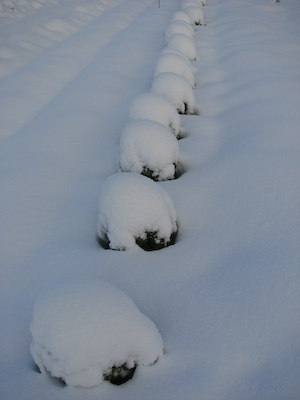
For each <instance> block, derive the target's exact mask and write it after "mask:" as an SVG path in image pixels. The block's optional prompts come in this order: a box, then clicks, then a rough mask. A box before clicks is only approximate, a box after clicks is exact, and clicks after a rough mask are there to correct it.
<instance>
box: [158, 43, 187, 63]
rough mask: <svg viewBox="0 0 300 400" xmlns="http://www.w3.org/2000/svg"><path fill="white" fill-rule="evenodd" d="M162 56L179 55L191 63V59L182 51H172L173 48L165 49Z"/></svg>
mask: <svg viewBox="0 0 300 400" xmlns="http://www.w3.org/2000/svg"><path fill="white" fill-rule="evenodd" d="M160 54H161V55H162V54H177V55H179V56H181V57H183V58H184V59H185V60H186V61H188V62H190V60H189V58H188V57H187V56H186V55H185V54H184V53H183V52H182V51H180V50H176V49H172V48H171V47H165V48H164V49H162V51H161V52H160Z"/></svg>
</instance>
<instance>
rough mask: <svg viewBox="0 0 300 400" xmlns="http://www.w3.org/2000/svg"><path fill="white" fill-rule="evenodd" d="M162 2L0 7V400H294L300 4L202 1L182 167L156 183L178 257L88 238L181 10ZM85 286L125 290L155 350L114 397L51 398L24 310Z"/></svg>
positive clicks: (99, 0) (44, 1)
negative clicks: (82, 280) (53, 290)
mask: <svg viewBox="0 0 300 400" xmlns="http://www.w3.org/2000/svg"><path fill="white" fill-rule="evenodd" d="M160 5H161V6H160V8H158V1H157V0H1V2H0V37H1V44H0V77H1V80H0V103H1V104H0V123H1V124H0V129H1V145H0V146H1V150H0V151H1V155H0V156H1V188H0V189H1V191H0V196H1V197H0V204H1V228H0V229H1V270H0V271H1V272H0V273H1V275H0V282H1V283H0V284H1V287H0V291H1V303H0V304H1V320H0V329H1V332H0V346H1V347H0V354H1V359H0V362H1V369H0V380H1V381H0V398H1V400H11V399H16V400H21V399H24V400H25V399H26V400H27V399H34V400H37V399H44V400H53V399H60V400H65V399H72V400H79V399H80V400H81V399H83V398H85V399H87V400H89V399H90V400H95V399H105V400H109V399H122V400H123V399H124V400H125V399H128V400H129V399H130V400H132V399H146V400H148V399H149V400H150V399H155V400H157V399H162V400H166V399H172V400H182V399H186V400H195V399H197V400H198V399H203V400H223V399H226V400H241V399H243V400H252V399H262V400H267V399H277V400H283V399H285V400H296V399H298V398H299V393H300V380H299V374H300V351H299V349H300V345H299V333H300V329H299V327H300V323H299V322H300V321H299V305H300V299H299V297H300V296H299V284H300V279H299V277H300V276H299V275H300V273H299V265H300V255H299V240H300V232H299V229H300V228H299V226H300V224H299V194H300V191H299V189H300V187H299V186H300V180H299V174H300V166H299V142H300V140H299V127H300V112H299V110H300V26H299V20H300V2H299V0H282V1H281V2H278V3H275V2H274V0H226V1H224V0H207V5H206V6H205V7H203V8H202V10H203V12H204V16H205V25H204V26H194V29H195V43H196V46H197V54H198V58H197V60H196V61H191V65H192V68H193V71H194V74H195V80H196V88H195V89H194V90H193V93H194V95H195V100H196V108H197V110H199V115H181V116H180V118H181V126H182V128H183V130H184V131H185V132H186V134H185V137H184V138H182V139H181V140H179V142H178V144H179V158H180V162H181V164H182V165H184V170H185V172H184V173H183V174H182V175H181V176H180V177H179V179H176V180H171V181H165V182H157V183H156V184H157V185H160V186H161V187H162V188H163V189H165V190H166V191H167V193H168V194H169V195H170V197H171V198H172V200H173V202H174V206H175V210H176V215H177V222H178V236H177V241H176V244H175V245H174V246H170V247H167V248H165V249H161V250H158V251H154V252H145V251H143V250H142V249H140V248H139V247H137V246H135V247H134V248H132V249H130V250H128V251H113V250H104V249H103V248H102V247H101V246H99V244H98V243H97V237H96V236H97V218H98V202H99V198H100V194H101V189H102V187H103V184H104V182H105V180H106V178H108V177H109V176H111V175H113V174H115V173H117V172H118V162H117V159H118V151H119V142H120V136H121V132H122V130H123V128H124V126H125V125H126V124H127V123H128V122H129V109H130V104H131V102H132V101H133V99H135V98H136V97H137V96H139V95H141V94H143V93H145V92H150V91H151V87H152V83H153V79H154V73H155V69H156V63H157V61H158V59H159V57H160V52H161V51H162V49H163V48H164V47H165V45H166V42H165V32H166V30H167V28H168V25H169V24H170V23H171V21H172V17H173V15H174V13H175V12H176V11H178V10H180V7H181V2H180V1H179V0H161V1H160ZM83 276H89V277H92V278H99V279H101V280H103V281H106V282H108V283H111V284H112V285H114V286H116V287H117V288H119V289H121V290H122V291H123V292H125V293H126V294H127V295H128V296H129V297H130V298H131V299H132V300H133V301H134V303H135V304H136V305H137V307H138V308H139V310H140V311H141V312H142V313H143V314H145V315H146V316H147V317H149V318H150V319H151V320H152V321H153V322H154V324H155V325H156V327H157V329H158V331H159V332H160V334H161V336H162V339H163V341H164V355H163V356H162V357H160V359H159V360H158V362H157V363H155V364H154V365H152V366H140V367H139V368H137V370H136V372H135V375H134V377H133V379H132V380H130V381H129V382H127V383H126V384H124V385H122V386H113V385H111V384H110V383H108V382H103V383H101V384H100V385H99V386H96V387H93V388H88V389H87V388H85V389H84V388H74V387H71V386H62V385H61V384H60V383H59V381H58V380H55V379H53V378H51V377H49V376H48V375H44V374H38V373H37V371H36V368H35V366H34V363H33V360H32V356H31V353H30V344H31V341H32V337H31V333H30V330H29V327H30V323H31V321H32V312H33V306H34V303H35V302H36V299H37V297H38V296H39V294H40V293H41V292H42V291H43V287H45V285H48V284H56V283H57V282H59V281H61V280H62V279H63V280H67V281H68V280H69V279H70V280H71V279H74V278H75V279H76V278H79V277H83Z"/></svg>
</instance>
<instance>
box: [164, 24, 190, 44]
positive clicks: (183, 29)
mask: <svg viewBox="0 0 300 400" xmlns="http://www.w3.org/2000/svg"><path fill="white" fill-rule="evenodd" d="M174 33H182V34H183V35H186V36H188V37H190V38H191V39H193V38H194V29H193V28H192V26H191V25H190V24H188V23H187V22H184V21H173V22H171V23H170V25H169V26H168V27H167V29H166V35H165V36H166V43H168V42H169V40H170V37H171V36H172V35H174Z"/></svg>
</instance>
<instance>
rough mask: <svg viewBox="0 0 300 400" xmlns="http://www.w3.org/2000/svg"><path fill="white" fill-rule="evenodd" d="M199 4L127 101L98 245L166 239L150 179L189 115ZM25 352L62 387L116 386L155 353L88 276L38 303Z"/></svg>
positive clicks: (164, 216)
mask: <svg viewBox="0 0 300 400" xmlns="http://www.w3.org/2000/svg"><path fill="white" fill-rule="evenodd" d="M200 3H201V4H202V5H203V4H204V1H201V2H200V1H199V3H198V1H197V0H193V1H188V2H186V1H184V2H182V7H181V8H182V10H181V11H178V12H176V13H175V14H174V16H173V20H172V22H171V24H170V25H169V26H168V29H167V30H166V48H165V49H164V50H163V51H162V52H161V55H160V58H159V60H158V62H157V65H156V69H155V73H154V81H153V85H152V88H151V92H150V93H144V94H142V95H141V96H139V97H138V98H137V99H135V100H134V101H133V102H132V104H131V107H130V113H129V118H130V120H131V121H130V122H129V123H128V124H127V125H126V126H125V127H124V129H123V131H122V134H121V140H120V147H119V157H118V163H119V173H117V174H114V175H112V176H110V177H109V178H108V179H107V180H106V182H105V183H104V185H103V188H102V194H101V197H100V203H99V209H100V213H99V218H98V235H99V241H100V243H101V245H102V246H103V247H105V248H111V249H116V250H125V249H130V248H132V247H134V246H135V245H136V244H138V245H139V246H140V247H142V248H143V249H145V250H153V249H159V248H162V247H165V246H167V245H169V244H172V243H174V242H175V236H176V233H177V223H176V212H175V209H174V205H173V201H172V199H171V198H170V196H169V195H168V193H167V192H166V191H165V190H163V188H162V187H161V186H160V185H159V183H157V181H163V180H168V179H174V178H176V167H177V165H178V160H179V147H178V139H179V138H180V137H181V135H182V130H181V122H180V117H179V113H185V114H192V113H194V112H195V98H194V94H193V88H194V87H195V79H194V75H193V72H192V68H191V64H190V61H191V60H194V59H196V57H197V54H196V47H195V44H194V41H193V37H194V31H193V28H192V27H191V26H192V24H193V23H194V24H198V23H199V24H200V23H201V24H203V23H204V20H203V12H202V10H201V9H200ZM30 330H31V333H32V338H33V340H32V343H31V353H32V356H33V359H34V361H35V363H36V365H37V366H38V367H39V369H40V371H41V372H43V373H47V371H48V372H50V373H51V375H52V376H54V377H57V378H60V379H61V380H63V381H64V382H65V383H66V384H68V385H72V386H82V387H93V386H96V385H99V384H100V383H101V382H103V381H104V380H107V381H109V382H111V383H113V384H118V385H119V384H122V383H124V382H126V381H127V380H129V379H131V378H132V376H133V374H134V372H135V370H136V368H137V367H138V366H139V365H144V366H147V365H151V364H153V363H154V362H156V361H157V360H158V358H159V357H161V356H162V354H163V348H164V345H163V340H162V337H161V335H160V333H159V332H158V330H157V328H156V326H155V324H154V323H153V322H152V321H151V320H150V319H149V318H148V317H147V316H145V315H144V314H142V313H141V312H140V311H139V309H138V308H137V307H136V305H135V304H134V302H133V301H132V300H131V299H130V298H129V297H128V296H127V295H126V294H125V293H123V292H122V291H120V290H119V289H117V288H116V287H114V286H112V285H110V284H108V283H106V282H103V281H101V280H99V279H94V278H91V277H88V278H81V279H79V280H75V281H67V282H62V283H60V284H58V285H56V286H55V287H50V288H48V289H47V290H45V291H44V293H43V294H42V295H41V296H40V297H39V298H38V300H37V301H36V303H35V306H34V310H33V320H32V323H31V326H30Z"/></svg>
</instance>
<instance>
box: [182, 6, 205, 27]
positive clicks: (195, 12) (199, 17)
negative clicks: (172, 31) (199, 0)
mask: <svg viewBox="0 0 300 400" xmlns="http://www.w3.org/2000/svg"><path fill="white" fill-rule="evenodd" d="M184 11H185V12H186V13H187V14H188V15H189V16H190V18H191V20H192V22H193V23H194V24H195V25H204V13H203V11H202V10H201V8H199V7H195V6H189V7H186V8H185V9H184Z"/></svg>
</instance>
